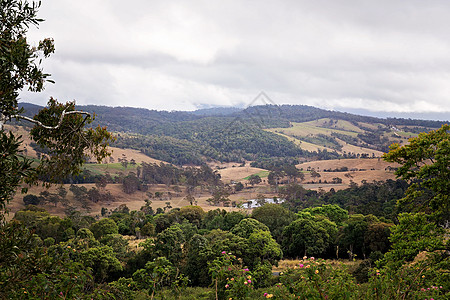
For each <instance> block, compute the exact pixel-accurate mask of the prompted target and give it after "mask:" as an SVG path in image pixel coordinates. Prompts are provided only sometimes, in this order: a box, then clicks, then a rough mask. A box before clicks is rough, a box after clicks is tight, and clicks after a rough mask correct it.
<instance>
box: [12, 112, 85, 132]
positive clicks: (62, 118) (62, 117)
mask: <svg viewBox="0 0 450 300" xmlns="http://www.w3.org/2000/svg"><path fill="white" fill-rule="evenodd" d="M73 114H80V115H86V116H91V114H90V113H88V112H85V111H78V110H74V111H68V112H66V110H63V112H62V114H61V117H60V118H59V122H58V124H57V125H56V126H47V125H44V124H42V122H40V121H38V120H34V119H31V118H29V117H26V116H22V115H13V116H11V118H16V119H23V120H26V121H29V122H31V123H34V124H36V125H39V126H41V127H43V128H45V129H50V130H54V129H58V128H59V127H60V126H61V124H62V122H63V120H64V117H65V116H66V115H73Z"/></svg>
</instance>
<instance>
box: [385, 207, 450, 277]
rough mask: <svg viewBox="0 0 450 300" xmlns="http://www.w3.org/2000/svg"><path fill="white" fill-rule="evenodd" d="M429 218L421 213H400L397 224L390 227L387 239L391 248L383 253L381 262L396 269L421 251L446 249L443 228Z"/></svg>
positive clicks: (391, 268)
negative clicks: (389, 234)
mask: <svg viewBox="0 0 450 300" xmlns="http://www.w3.org/2000/svg"><path fill="white" fill-rule="evenodd" d="M431 219H432V218H431V217H430V216H427V215H425V214H423V213H418V214H409V213H403V214H400V216H399V224H398V225H395V226H393V227H392V228H391V232H392V233H391V236H390V237H389V240H390V241H391V243H392V248H391V250H390V251H389V252H387V253H386V254H385V256H384V258H383V260H382V262H381V264H382V265H385V266H386V267H388V268H389V269H390V270H396V269H397V268H399V267H400V266H401V265H403V264H404V263H405V262H411V261H413V260H414V258H415V257H416V256H417V255H418V254H419V253H420V252H422V251H427V252H434V251H436V250H442V251H443V250H444V249H446V248H445V242H444V234H445V230H444V229H443V228H442V227H440V226H437V225H436V224H435V223H433V222H430V220H431ZM447 243H448V242H447ZM447 259H448V258H447Z"/></svg>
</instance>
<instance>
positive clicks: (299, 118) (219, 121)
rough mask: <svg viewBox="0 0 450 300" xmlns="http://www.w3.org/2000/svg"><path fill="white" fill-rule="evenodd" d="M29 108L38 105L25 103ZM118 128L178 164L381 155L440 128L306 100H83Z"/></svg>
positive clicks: (99, 119) (125, 141)
mask: <svg viewBox="0 0 450 300" xmlns="http://www.w3.org/2000/svg"><path fill="white" fill-rule="evenodd" d="M22 105H23V107H24V108H25V111H26V112H28V113H29V114H30V115H32V114H33V113H35V112H36V111H37V110H38V109H39V107H38V106H35V105H32V104H27V103H24V104H22ZM80 109H81V110H84V111H88V112H91V113H95V114H96V119H95V121H94V123H93V124H94V125H97V124H102V126H107V128H108V130H110V131H113V132H115V133H116V135H117V140H116V142H115V144H114V145H115V146H116V147H120V148H132V149H136V150H139V151H141V152H142V153H144V154H147V155H149V156H151V157H153V158H156V159H160V160H163V161H167V162H170V163H174V164H177V165H190V164H191V165H201V164H203V163H205V162H209V161H217V162H237V163H242V162H244V161H254V162H255V163H256V164H258V163H260V162H262V161H266V162H267V160H274V161H276V160H280V159H286V158H291V159H297V160H298V159H299V160H311V159H334V158H339V157H341V158H356V157H380V156H381V155H382V154H383V153H385V152H387V151H388V147H389V145H390V144H392V143H394V142H396V143H399V144H405V143H407V140H408V139H409V138H411V137H414V136H417V134H418V133H420V132H424V131H429V130H431V129H433V128H438V127H440V126H441V125H442V124H441V122H437V121H423V120H410V119H379V118H373V117H364V116H358V115H353V114H348V113H342V112H336V111H327V110H323V109H319V108H315V107H311V106H304V105H295V106H292V105H280V106H275V105H266V106H252V107H248V108H246V109H237V108H228V109H227V108H211V109H202V110H198V111H194V112H181V111H173V112H167V111H155V110H147V109H141V108H130V107H114V108H113V107H105V106H92V105H90V106H80Z"/></svg>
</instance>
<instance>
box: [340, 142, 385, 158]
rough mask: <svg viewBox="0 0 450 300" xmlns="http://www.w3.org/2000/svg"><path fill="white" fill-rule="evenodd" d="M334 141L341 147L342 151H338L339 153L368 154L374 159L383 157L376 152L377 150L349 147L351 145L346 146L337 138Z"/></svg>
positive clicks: (380, 153) (381, 153)
mask: <svg viewBox="0 0 450 300" xmlns="http://www.w3.org/2000/svg"><path fill="white" fill-rule="evenodd" d="M336 140H337V141H338V142H339V144H341V145H342V151H339V152H341V153H343V152H344V151H345V152H346V153H360V154H369V155H370V156H372V154H374V155H375V156H376V157H380V156H381V155H383V152H381V151H378V150H374V149H369V148H364V147H358V146H355V145H351V144H348V143H346V142H344V141H342V140H340V139H338V138H336Z"/></svg>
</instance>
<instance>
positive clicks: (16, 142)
mask: <svg viewBox="0 0 450 300" xmlns="http://www.w3.org/2000/svg"><path fill="white" fill-rule="evenodd" d="M0 104H1V103H0ZM20 139H21V137H20V136H19V137H15V136H14V135H13V134H12V133H9V134H6V133H5V132H3V131H2V130H0V210H4V209H5V206H6V203H8V202H9V201H10V200H11V199H12V197H13V196H14V194H15V193H16V190H17V187H18V186H20V185H21V184H22V183H23V181H24V180H25V178H26V177H28V176H30V175H31V174H32V169H31V160H28V159H26V158H25V157H23V156H22V155H20V154H21V153H22V151H21V150H19V147H20V145H21V144H22V141H21V140H20ZM0 218H1V216H0Z"/></svg>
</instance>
